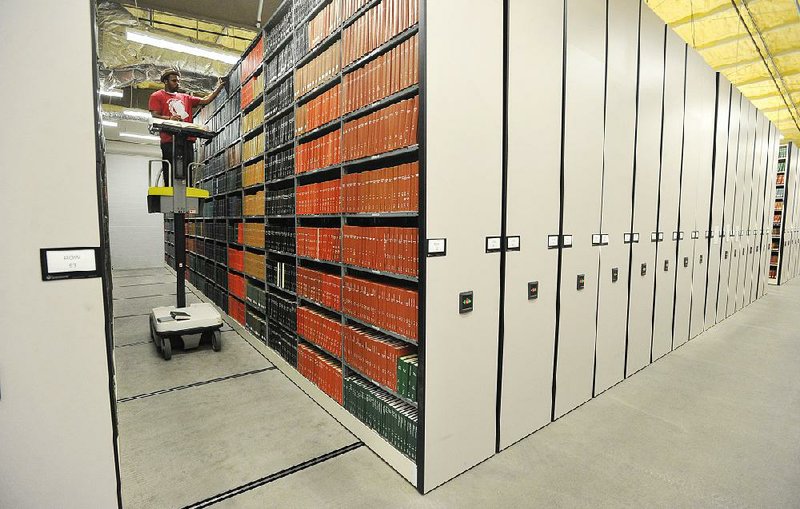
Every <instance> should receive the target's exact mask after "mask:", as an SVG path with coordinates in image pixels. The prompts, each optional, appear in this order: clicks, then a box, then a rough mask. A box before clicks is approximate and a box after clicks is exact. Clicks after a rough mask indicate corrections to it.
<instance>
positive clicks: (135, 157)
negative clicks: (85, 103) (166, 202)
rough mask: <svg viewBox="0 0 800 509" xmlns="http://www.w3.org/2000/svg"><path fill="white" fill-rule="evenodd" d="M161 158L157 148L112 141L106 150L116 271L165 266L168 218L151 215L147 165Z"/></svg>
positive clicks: (110, 221) (112, 252) (112, 253)
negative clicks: (148, 209)
mask: <svg viewBox="0 0 800 509" xmlns="http://www.w3.org/2000/svg"><path fill="white" fill-rule="evenodd" d="M160 158H161V150H160V149H159V148H158V146H157V145H140V144H135V143H123V142H113V141H112V142H109V143H108V145H107V146H106V173H107V176H108V223H109V224H108V229H109V234H110V242H111V268H112V269H142V268H147V267H160V266H161V265H163V264H164V215H163V214H148V213H147V187H148V180H147V179H148V177H147V168H148V166H147V162H148V160H150V159H160Z"/></svg>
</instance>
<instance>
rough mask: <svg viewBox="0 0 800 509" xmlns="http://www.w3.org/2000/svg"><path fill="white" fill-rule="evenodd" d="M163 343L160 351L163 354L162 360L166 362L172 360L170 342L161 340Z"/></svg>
mask: <svg viewBox="0 0 800 509" xmlns="http://www.w3.org/2000/svg"><path fill="white" fill-rule="evenodd" d="M162 341H163V342H164V343H163V345H162V346H161V350H162V351H163V354H164V360H165V361H168V360H170V359H171V358H172V342H171V341H170V339H169V338H163V340H162Z"/></svg>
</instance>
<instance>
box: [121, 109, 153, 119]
mask: <svg viewBox="0 0 800 509" xmlns="http://www.w3.org/2000/svg"><path fill="white" fill-rule="evenodd" d="M122 113H123V114H124V115H128V116H130V117H136V118H144V119H147V120H149V119H150V118H151V117H152V115H151V114H150V112H149V111H136V110H125V111H123V112H122Z"/></svg>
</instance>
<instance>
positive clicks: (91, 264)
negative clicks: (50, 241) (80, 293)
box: [39, 247, 100, 281]
mask: <svg viewBox="0 0 800 509" xmlns="http://www.w3.org/2000/svg"><path fill="white" fill-rule="evenodd" d="M39 258H40V263H41V267H42V281H52V280H55V279H70V278H89V277H100V271H99V270H98V269H97V261H98V260H99V259H100V248H99V247H81V248H51V249H40V250H39Z"/></svg>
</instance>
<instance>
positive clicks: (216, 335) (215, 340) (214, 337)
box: [211, 330, 222, 352]
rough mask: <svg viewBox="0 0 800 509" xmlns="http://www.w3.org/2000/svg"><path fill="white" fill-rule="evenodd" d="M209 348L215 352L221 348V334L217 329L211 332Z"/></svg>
mask: <svg viewBox="0 0 800 509" xmlns="http://www.w3.org/2000/svg"><path fill="white" fill-rule="evenodd" d="M211 348H212V349H213V350H214V351H215V352H219V351H220V350H222V334H221V333H220V332H219V331H218V330H215V331H214V332H212V333H211Z"/></svg>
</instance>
